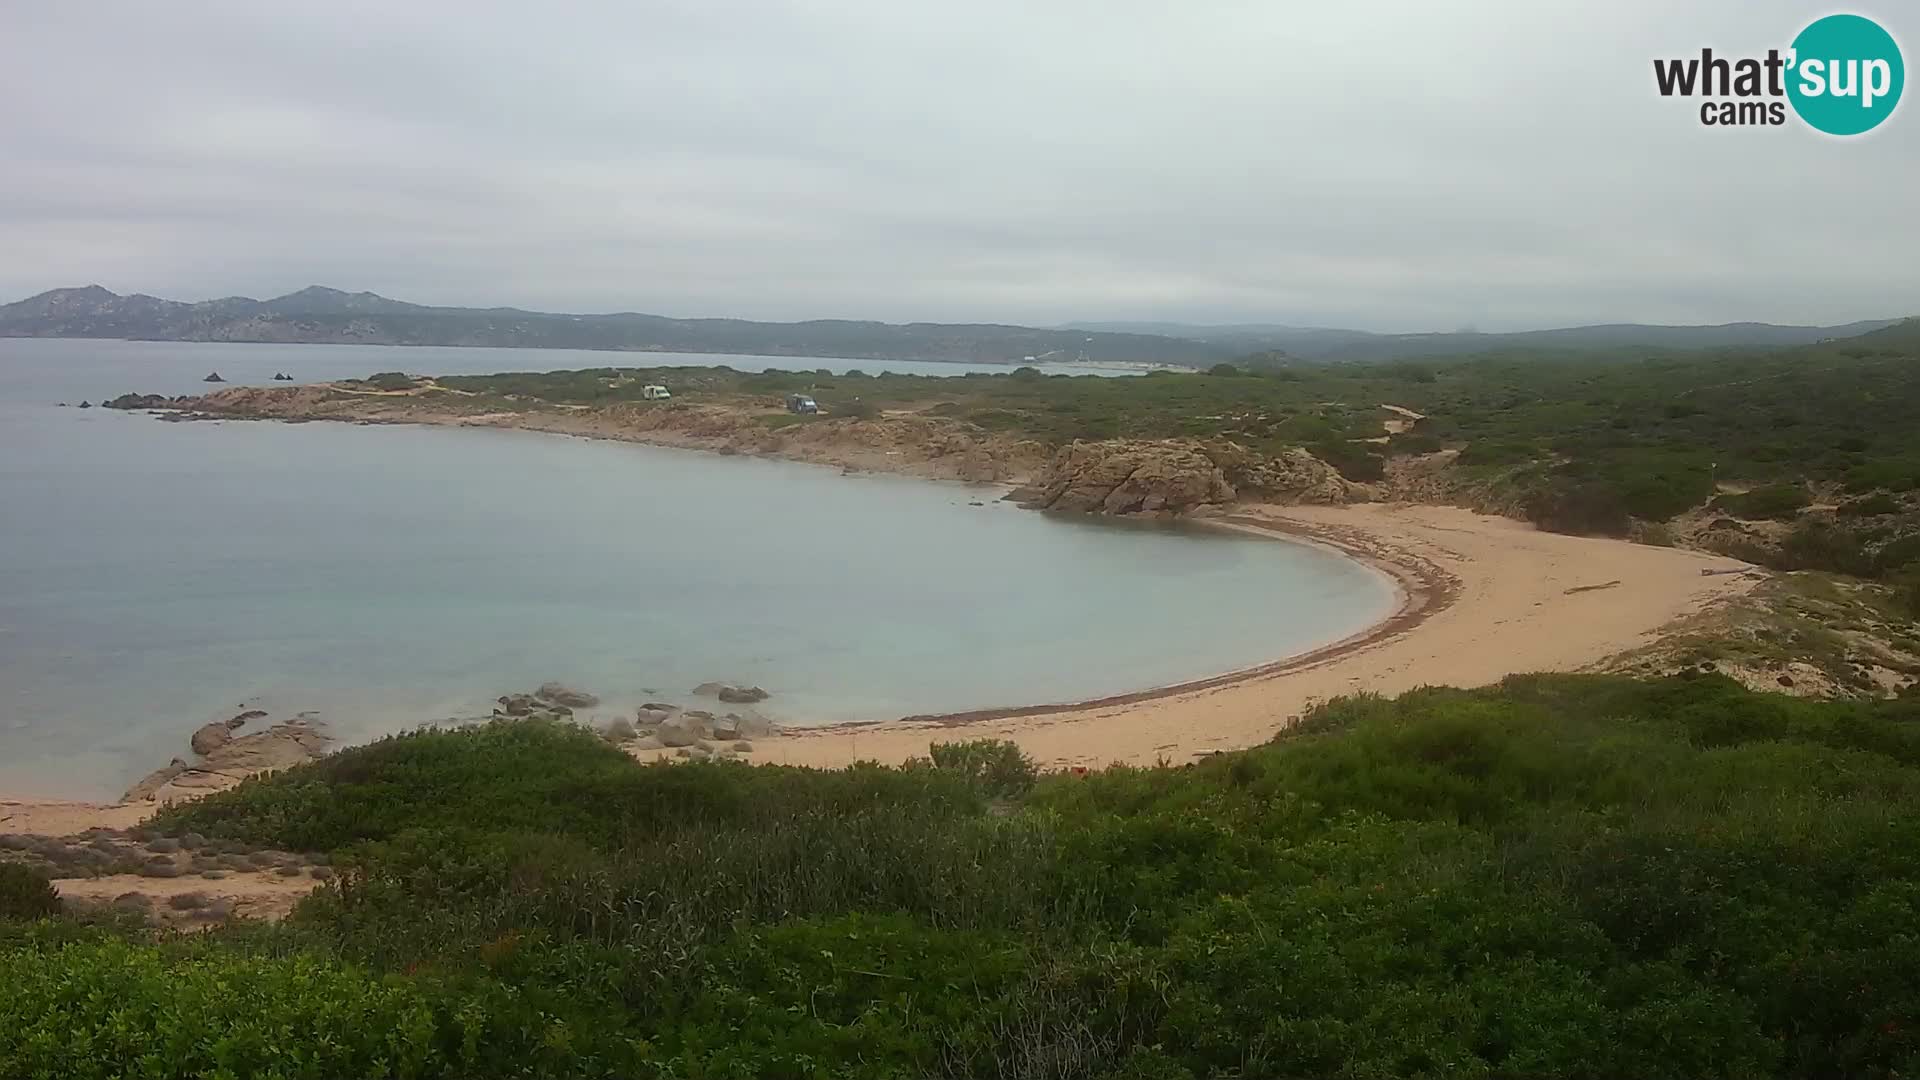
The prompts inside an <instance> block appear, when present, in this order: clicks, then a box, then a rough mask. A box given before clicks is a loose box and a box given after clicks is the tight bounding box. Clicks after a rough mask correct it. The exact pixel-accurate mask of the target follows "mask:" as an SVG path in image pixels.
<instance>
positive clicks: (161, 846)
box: [147, 836, 180, 855]
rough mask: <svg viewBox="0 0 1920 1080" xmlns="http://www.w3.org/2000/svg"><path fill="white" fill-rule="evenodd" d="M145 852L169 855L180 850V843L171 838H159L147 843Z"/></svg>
mask: <svg viewBox="0 0 1920 1080" xmlns="http://www.w3.org/2000/svg"><path fill="white" fill-rule="evenodd" d="M147 850H148V851H154V852H161V853H163V854H168V855H171V854H172V853H174V852H176V851H179V850H180V841H178V840H176V839H174V838H173V837H171V836H159V837H155V838H154V839H152V840H149V841H147Z"/></svg>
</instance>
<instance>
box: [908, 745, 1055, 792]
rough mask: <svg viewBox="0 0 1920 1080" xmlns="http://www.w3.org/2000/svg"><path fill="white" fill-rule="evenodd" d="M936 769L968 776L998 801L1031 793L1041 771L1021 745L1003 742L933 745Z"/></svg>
mask: <svg viewBox="0 0 1920 1080" xmlns="http://www.w3.org/2000/svg"><path fill="white" fill-rule="evenodd" d="M927 753H928V754H929V755H930V756H931V757H932V764H933V767H934V768H936V769H944V770H947V771H948V772H952V773H955V774H957V775H960V776H964V777H966V779H967V781H968V782H969V783H971V784H973V785H975V786H977V787H978V788H979V789H980V790H981V791H983V792H985V793H986V794H988V795H991V796H994V797H996V798H1017V797H1019V796H1021V795H1025V794H1026V793H1027V792H1028V791H1030V790H1032V788H1033V784H1034V781H1035V780H1036V779H1038V777H1039V775H1040V774H1039V770H1038V769H1036V768H1034V764H1033V760H1032V759H1031V758H1029V757H1027V755H1026V754H1025V753H1023V752H1022V751H1021V749H1020V745H1019V744H1018V743H1013V742H1008V741H1006V740H1003V739H973V740H970V741H968V742H957V743H934V744H933V745H931V746H929V747H928V748H927Z"/></svg>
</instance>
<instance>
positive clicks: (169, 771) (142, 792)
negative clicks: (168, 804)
mask: <svg viewBox="0 0 1920 1080" xmlns="http://www.w3.org/2000/svg"><path fill="white" fill-rule="evenodd" d="M186 771H187V763H186V762H184V761H182V760H180V759H179V758H174V759H173V760H172V761H170V762H168V763H167V764H165V765H163V766H161V767H160V768H158V769H155V770H153V771H152V772H150V773H148V774H147V775H146V776H144V777H142V778H141V779H140V782H139V783H137V784H135V785H133V786H132V787H130V788H128V789H127V793H126V795H125V796H123V798H124V799H125V800H126V801H127V802H138V801H140V800H143V799H151V798H153V797H154V796H155V795H156V794H157V793H158V792H159V791H160V789H161V788H163V787H166V786H167V785H168V784H170V783H172V782H173V780H174V778H175V777H178V776H179V775H180V774H181V773H184V772H186Z"/></svg>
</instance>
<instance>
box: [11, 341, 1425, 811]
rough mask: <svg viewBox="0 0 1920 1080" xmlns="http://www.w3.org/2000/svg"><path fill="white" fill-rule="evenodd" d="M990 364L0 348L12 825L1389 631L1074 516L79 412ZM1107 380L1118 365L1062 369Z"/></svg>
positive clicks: (580, 444) (1363, 604) (1337, 559)
mask: <svg viewBox="0 0 1920 1080" xmlns="http://www.w3.org/2000/svg"><path fill="white" fill-rule="evenodd" d="M711 364H727V365H729V366H731V367H734V368H736V369H739V370H760V369H764V368H768V367H778V368H787V369H816V368H823V367H824V368H830V369H833V370H835V371H841V370H845V369H846V368H854V367H857V368H860V369H862V370H865V371H868V372H878V371H881V370H891V371H895V372H900V373H914V374H929V375H953V374H961V373H964V372H966V371H969V370H1004V369H1002V368H994V367H989V366H986V365H969V364H935V363H916V362H911V361H888V362H885V363H881V362H876V361H873V360H846V359H839V358H831V357H829V358H796V357H744V356H712V355H686V354H664V353H642V354H633V353H613V354H610V353H598V352H578V351H563V350H518V349H516V350H502V349H478V348H475V349H467V348H411V347H393V346H363V345H352V346H345V345H340V346H336V345H271V344H268V345H255V344H228V343H215V344H202V343H175V342H128V341H95V340H42V339H21V338H14V339H0V796H8V797H72V798H110V797H113V796H116V795H117V794H118V793H119V792H120V791H122V790H124V789H125V788H126V787H127V786H128V785H129V784H130V783H132V782H133V781H134V780H136V779H138V778H139V777H140V776H141V775H143V774H144V773H146V772H147V771H149V770H151V769H153V768H155V767H157V766H159V765H162V764H165V763H166V762H167V760H168V759H170V758H172V757H174V756H183V757H184V756H189V755H188V754H187V747H186V744H187V738H188V735H189V734H190V733H191V732H192V731H193V729H194V728H196V727H198V726H199V725H200V724H202V723H205V722H207V721H209V720H215V719H225V718H227V717H229V716H232V715H234V714H235V713H236V711H238V710H241V709H247V708H262V709H265V710H267V711H268V712H269V714H270V717H271V718H272V719H276V720H277V719H287V718H291V717H293V716H296V715H299V714H303V713H305V714H309V715H312V716H316V717H318V718H319V719H320V720H321V721H323V722H324V723H325V724H326V725H327V727H328V730H329V731H330V732H331V733H332V734H333V735H334V736H335V737H336V738H338V739H340V740H342V741H344V742H354V741H360V740H364V739H369V738H373V737H376V736H378V735H381V734H385V733H390V732H396V731H402V730H407V729H410V728H414V727H417V726H419V725H422V724H434V723H450V722H463V721H467V720H470V719H472V718H474V717H481V716H485V715H486V714H487V713H488V711H489V710H490V708H491V705H492V701H493V699H494V698H495V697H496V696H498V695H500V694H503V693H509V692H515V691H524V690H531V689H533V688H534V687H535V686H537V685H539V684H540V683H543V682H546V681H548V680H558V681H561V682H564V683H567V684H569V685H571V686H575V687H578V688H581V689H584V690H588V691H591V692H593V693H595V694H598V695H599V696H601V697H602V698H603V699H604V700H605V704H604V705H603V706H602V707H601V708H599V709H596V710H583V718H586V719H595V718H598V719H610V718H612V717H613V716H615V715H619V714H622V713H626V714H628V715H630V710H631V709H632V708H633V707H634V706H636V705H637V704H638V703H640V702H642V701H647V700H664V701H674V702H681V703H686V702H689V701H691V700H692V699H691V697H690V695H691V692H692V688H693V687H694V686H696V685H698V684H700V683H704V682H709V681H720V682H734V683H741V684H752V685H757V686H760V687H763V688H765V689H766V690H768V691H769V692H770V693H771V695H772V696H771V698H769V699H768V700H767V701H766V702H765V703H764V704H763V705H761V706H760V709H761V710H762V711H763V712H764V713H766V714H767V715H768V716H770V717H772V718H774V719H776V720H778V721H780V722H782V723H784V724H791V725H811V724H833V723H847V722H866V721H878V720H887V719H893V718H897V717H900V716H903V715H911V714H923V713H938V712H952V711H960V710H967V709H977V708H990V707H998V706H1014V705H1023V704H1034V703H1045V702H1060V701H1073V700H1081V699H1086V698H1091V697H1097V696H1103V695H1108V694H1116V693H1124V692H1130V691H1136V690H1142V689H1149V688H1152V687H1155V686H1161V685H1167V684H1170V683H1175V682H1180V681H1184V680H1188V679H1194V678H1200V677H1204V676H1207V675H1211V674H1216V673H1219V672H1223V671H1228V670H1233V669H1238V668H1242V667H1248V666H1252V665H1256V664H1260V663H1265V662H1268V661H1271V660H1274V659H1278V658H1281V657H1285V656H1287V655H1290V654H1294V653H1298V652H1302V651H1305V650H1308V649H1311V648H1313V647H1315V646H1318V645H1320V644H1323V643H1326V642H1329V641H1333V640H1337V639H1339V638H1342V637H1345V636H1347V635H1349V634H1351V633H1354V632H1356V631H1358V630H1360V629H1362V628H1364V627H1366V626H1367V625H1370V624H1371V623H1373V622H1375V621H1377V620H1378V619H1380V618H1382V617H1384V616H1385V615H1386V614H1387V613H1388V612H1389V611H1390V610H1391V609H1392V607H1393V604H1394V602H1395V593H1394V589H1393V586H1392V584H1391V583H1390V582H1389V581H1388V580H1387V579H1386V578H1385V577H1384V576H1383V575H1381V574H1380V573H1378V572H1377V571H1375V570H1373V569H1371V568H1368V567H1365V566H1362V565H1360V564H1358V563H1356V562H1353V561H1351V560H1348V559H1345V558H1343V557H1341V556H1339V555H1337V554H1334V553H1331V552H1328V551H1326V550H1323V549H1319V548H1314V547H1308V546H1304V545H1298V544H1291V543H1285V542H1279V541H1273V540H1266V539H1260V538H1255V537H1248V536H1241V535H1232V534H1225V533H1221V532H1217V531H1212V530H1204V529H1199V528H1192V527H1178V526H1164V525H1142V524H1137V523H1118V522H1111V521H1100V520H1092V519H1077V518H1061V517H1055V516H1050V515H1042V514H1037V513H1032V512H1030V511H1024V510H1020V509H1018V508H1016V507H1014V506H1013V505H1012V504H1010V503H1007V502H1004V501H1001V498H1000V496H1001V495H1002V494H1003V491H1002V489H999V488H995V487H991V486H986V487H982V486H969V485H962V484H956V483H937V482H929V481H923V480H914V479H907V478H902V477H892V476H883V475H858V476H847V475H842V474H841V473H840V472H839V471H838V470H835V469H831V468H824V467H820V466H814V465H808V464H800V463H794V462H785V461H772V460H762V459H756V458H750V457H722V456H718V455H712V454H706V453H701V452H697V451H686V450H675V449H666V448H656V447H647V446H639V445H634V444H628V443H618V442H601V441H591V440H586V439H577V438H571V437H565V436H557V435H550V434H541V433H531V432H519V431H497V430H474V429H460V428H438V427H403V426H358V425H349V424H332V423H308V424H284V423H274V422H249V421H216V422H191V423H169V422H165V421H162V420H160V419H158V418H156V417H154V416H151V415H148V414H144V413H127V412H117V411H113V410H107V409H101V408H97V407H95V408H86V409H82V408H80V407H79V405H80V403H81V402H82V401H86V402H89V403H91V404H97V403H98V402H99V401H101V400H104V399H108V398H111V397H114V396H116V395H119V394H122V393H129V392H136V393H161V394H182V393H196V392H200V391H201V390H203V389H204V388H205V384H204V383H203V382H202V381H201V380H202V379H203V377H204V376H205V375H207V374H208V373H209V372H211V371H218V372H219V373H220V374H221V375H222V376H223V377H224V378H225V379H226V380H228V382H229V383H234V384H267V383H268V382H269V381H270V380H271V379H272V377H273V376H274V375H275V374H276V373H280V372H284V373H286V374H288V375H291V376H293V377H294V379H295V380H297V381H300V382H313V381H319V380H323V379H334V378H344V377H354V376H365V375H369V374H372V373H374V372H378V371H394V370H400V371H407V372H410V373H414V374H435V375H440V374H474V373H487V372H494V371H546V370H558V369H565V368H583V367H604V366H639V365H645V366H666V365H689V366H696V365H698V366H705V365H711ZM1049 370H1052V371H1064V372H1066V373H1071V374H1081V375H1084V376H1085V377H1088V378H1096V377H1125V376H1126V375H1128V374H1132V373H1133V372H1131V371H1128V370H1124V369H1110V370H1102V369H1097V368H1093V369H1090V368H1088V367H1085V366H1080V365H1073V366H1066V367H1058V368H1050V369H1049Z"/></svg>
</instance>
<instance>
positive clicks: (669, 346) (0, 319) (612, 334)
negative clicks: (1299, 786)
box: [0, 285, 1898, 367]
mask: <svg viewBox="0 0 1920 1080" xmlns="http://www.w3.org/2000/svg"><path fill="white" fill-rule="evenodd" d="M1896 322H1898V320H1895V319H1878V320H1871V321H1866V322H1856V323H1847V324H1845V325H1843V326H1776V325H1773V324H1771V323H1728V324H1726V325H1724V326H1642V325H1638V324H1631V323H1620V324H1609V325H1603V326H1573V327H1566V328H1563V329H1557V330H1527V331H1522V332H1519V333H1511V334H1480V333H1470V332H1462V333H1450V334H1375V333H1370V332H1368V331H1364V330H1340V329H1330V328H1322V327H1301V326H1281V325H1270V324H1260V323H1255V324H1240V325H1230V326H1201V325H1194V324H1188V323H1169V322H1086V323H1070V324H1068V325H1066V326H1062V327H1051V328H1036V327H1028V326H1007V325H1000V324H995V323H904V324H896V323H882V322H863V321H854V320H845V319H820V320H814V321H810V322H793V323H773V322H750V321H748V320H745V319H674V318H668V317H666V316H662V315H646V314H641V313H638V312H631V311H626V312H617V313H613V314H606V315H568V314H556V313H552V312H544V311H522V310H520V309H518V308H460V307H429V306H426V305H422V304H409V303H407V302H405V301H402V300H392V299H388V298H387V297H384V296H379V295H376V294H374V293H370V292H357V293H348V292H342V291H340V290H339V289H329V288H324V287H322V286H318V285H314V286H310V287H308V288H305V289H301V290H300V291H299V292H295V293H289V294H287V295H286V296H280V297H275V298H274V299H271V300H255V299H252V298H251V297H245V296H229V297H225V298H223V299H219V300H203V301H201V302H199V303H183V302H181V301H178V300H163V299H161V298H159V297H155V296H146V295H144V294H141V293H135V294H133V295H131V296H122V295H120V294H118V293H115V292H111V291H109V290H107V289H104V288H102V287H100V286H98V285H89V286H87V287H85V288H78V289H54V290H52V291H50V292H44V293H41V294H40V295H38V296H33V297H28V298H27V299H25V300H21V301H18V302H16V303H12V304H6V305H0V337H80V338H132V339H138V340H149V341H272V342H331V343H349V344H365V345H465V346H483V347H492V348H529V349H532V348H540V349H607V350H624V351H634V352H687V353H748V354H754V355H761V356H796V357H797V356H837V357H849V358H854V359H862V360H869V359H870V360H959V361H970V362H974V363H990V364H1019V363H1022V362H1023V361H1025V360H1026V358H1028V357H1036V358H1040V359H1043V360H1049V361H1067V360H1087V361H1091V362H1095V363H1100V362H1107V363H1114V362H1124V363H1139V362H1155V363H1165V364H1180V365H1184V366H1188V367H1208V366H1211V365H1213V364H1216V363H1219V362H1221V361H1225V360H1234V359H1236V358H1240V357H1243V356H1246V355H1247V354H1249V353H1260V352H1281V353H1285V354H1287V355H1288V356H1289V357H1292V358H1296V359H1300V360H1386V359H1400V358H1406V357H1415V356H1444V355H1449V354H1456V353H1473V352H1486V351H1489V350H1496V349H1516V348H1550V349H1583V348H1620V347H1630V346H1642V347H1649V348H1668V349H1705V348H1718V347H1725V346H1743V345H1745V346H1766V345H1776V346H1786V345H1807V344H1812V343H1814V342H1817V341H1821V340H1825V339H1828V338H1843V337H1853V336H1856V335H1859V334H1863V333H1867V332H1869V331H1874V330H1879V329H1882V328H1884V327H1887V326H1890V325H1893V324H1894V323H1896Z"/></svg>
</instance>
